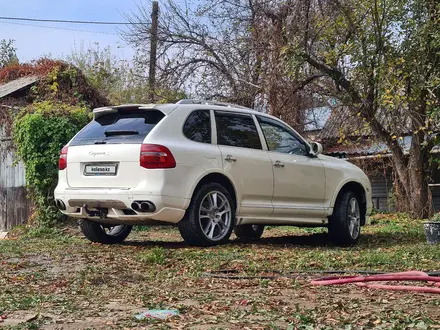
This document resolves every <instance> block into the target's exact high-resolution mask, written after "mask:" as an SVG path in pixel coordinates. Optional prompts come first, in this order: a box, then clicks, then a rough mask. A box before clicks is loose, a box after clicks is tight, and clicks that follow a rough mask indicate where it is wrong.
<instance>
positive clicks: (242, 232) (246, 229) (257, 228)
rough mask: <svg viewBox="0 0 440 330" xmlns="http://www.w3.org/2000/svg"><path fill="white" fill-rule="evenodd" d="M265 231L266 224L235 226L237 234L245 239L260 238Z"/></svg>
mask: <svg viewBox="0 0 440 330" xmlns="http://www.w3.org/2000/svg"><path fill="white" fill-rule="evenodd" d="M263 232H264V225H241V226H236V227H235V228H234V233H235V236H237V237H238V238H241V239H245V240H256V239H259V238H260V237H261V236H262V235H263Z"/></svg>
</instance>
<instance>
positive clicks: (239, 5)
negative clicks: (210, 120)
mask: <svg viewBox="0 0 440 330" xmlns="http://www.w3.org/2000/svg"><path fill="white" fill-rule="evenodd" d="M296 3H297V2H296V1H293V0H288V1H283V2H281V1H267V0H239V1H231V0H217V1H207V0H202V1H201V2H200V5H199V6H198V7H197V8H195V9H194V8H193V7H189V6H186V7H179V6H178V5H177V4H176V3H175V2H174V1H173V0H168V1H167V2H166V3H164V4H163V5H162V7H161V11H160V15H159V28H158V47H159V50H158V54H159V61H158V71H157V72H158V80H159V81H161V80H165V81H167V82H169V83H171V84H172V85H173V86H174V87H175V88H179V89H182V88H183V89H186V90H189V91H190V93H191V94H195V95H196V96H199V97H201V98H206V99H209V100H210V99H218V100H223V101H227V102H233V103H238V104H241V105H244V106H248V107H256V108H259V109H262V110H266V111H268V112H270V113H271V114H273V115H275V116H278V117H282V118H283V119H284V120H286V121H287V122H289V123H290V124H292V125H302V124H303V121H304V116H303V112H304V110H305V109H307V108H310V107H311V106H312V105H313V103H314V101H315V98H314V97H313V89H308V86H309V85H310V84H311V83H313V82H314V81H315V79H318V78H320V77H321V76H322V75H321V74H318V75H315V76H312V75H308V74H307V75H306V74H304V72H303V71H302V70H303V68H301V67H298V70H296V71H295V72H292V71H289V68H290V63H289V61H288V58H287V57H286V54H285V50H286V49H287V48H288V45H289V44H288V40H289V38H290V37H291V34H292V31H295V27H296V26H297V25H298V24H296V23H295V22H296V20H295V18H296V15H297V14H298V13H299V11H298V8H297V6H296V5H295V4H296ZM149 9H150V8H149V7H144V6H139V8H138V11H137V12H136V13H131V14H130V15H127V19H128V20H129V21H130V22H131V23H134V24H132V25H130V29H129V30H128V31H125V33H124V34H123V37H124V38H125V40H126V41H127V42H128V43H129V44H131V45H132V46H133V47H134V48H135V49H136V51H137V57H136V63H137V64H138V65H139V66H143V67H145V68H147V67H148V66H149V62H148V59H149V51H150V50H149V47H150V26H151V18H150V11H149ZM292 16H295V17H294V19H292ZM303 77H306V79H303Z"/></svg>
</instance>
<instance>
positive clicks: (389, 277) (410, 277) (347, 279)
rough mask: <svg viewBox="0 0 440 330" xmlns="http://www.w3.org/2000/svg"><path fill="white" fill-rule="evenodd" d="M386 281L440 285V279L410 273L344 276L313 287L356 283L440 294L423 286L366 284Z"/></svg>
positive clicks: (415, 272) (416, 272) (369, 286)
mask: <svg viewBox="0 0 440 330" xmlns="http://www.w3.org/2000/svg"><path fill="white" fill-rule="evenodd" d="M384 281H423V282H437V283H435V285H436V286H439V284H440V278H439V277H435V276H429V275H428V274H426V273H424V272H418V271H409V272H400V273H389V274H381V275H372V276H356V277H353V276H343V277H337V278H334V279H329V278H328V277H327V278H325V279H317V280H313V281H312V282H311V284H312V285H339V284H347V283H355V284H356V285H358V286H363V287H367V288H372V289H383V290H393V291H413V292H423V293H440V289H438V288H429V287H421V286H403V285H397V286H394V285H382V284H367V283H365V282H384Z"/></svg>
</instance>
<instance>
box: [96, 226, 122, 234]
mask: <svg viewBox="0 0 440 330" xmlns="http://www.w3.org/2000/svg"><path fill="white" fill-rule="evenodd" d="M123 227H124V225H117V226H112V225H101V228H102V230H104V232H105V233H106V234H107V235H115V234H119V233H120V232H121V231H122V229H123Z"/></svg>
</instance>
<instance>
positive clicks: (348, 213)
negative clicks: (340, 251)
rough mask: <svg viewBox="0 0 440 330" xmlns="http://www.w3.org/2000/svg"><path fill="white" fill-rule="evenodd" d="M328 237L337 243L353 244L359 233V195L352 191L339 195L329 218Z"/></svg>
mask: <svg viewBox="0 0 440 330" xmlns="http://www.w3.org/2000/svg"><path fill="white" fill-rule="evenodd" d="M328 231H329V234H330V239H331V240H332V242H333V243H334V244H337V245H354V244H356V243H357V241H358V240H359V236H360V234H361V208H360V202H359V196H358V195H357V194H356V193H355V192H353V191H346V192H343V193H342V195H341V196H339V198H338V200H337V202H336V205H335V208H334V211H333V215H332V216H331V218H330V219H329V225H328Z"/></svg>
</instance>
